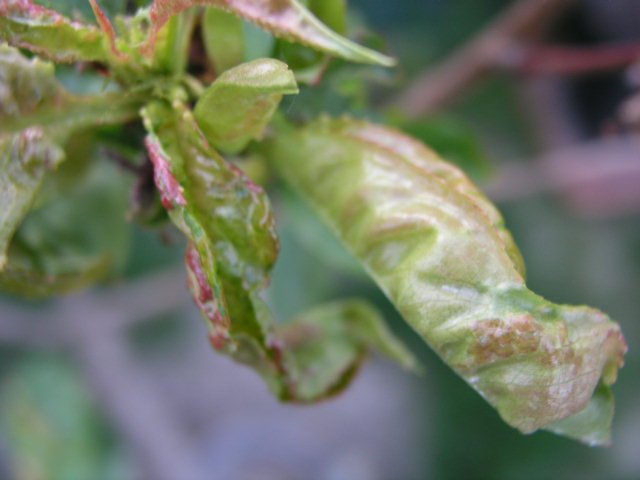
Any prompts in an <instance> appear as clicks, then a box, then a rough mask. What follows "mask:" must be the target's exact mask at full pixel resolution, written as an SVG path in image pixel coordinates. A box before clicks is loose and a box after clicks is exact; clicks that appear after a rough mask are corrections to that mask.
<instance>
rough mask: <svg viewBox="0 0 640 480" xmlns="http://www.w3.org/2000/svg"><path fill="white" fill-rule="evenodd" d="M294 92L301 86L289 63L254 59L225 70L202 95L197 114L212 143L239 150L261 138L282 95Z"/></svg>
mask: <svg viewBox="0 0 640 480" xmlns="http://www.w3.org/2000/svg"><path fill="white" fill-rule="evenodd" d="M295 93H298V87H297V85H296V81H295V78H294V76H293V73H292V72H291V71H290V70H289V68H288V67H287V65H286V64H284V63H282V62H279V61H278V60H273V59H267V58H265V59H261V60H255V61H253V62H248V63H244V64H242V65H239V66H237V67H235V68H232V69H231V70H227V71H226V72H224V73H223V74H222V75H221V76H220V77H219V78H218V79H217V80H216V81H215V82H213V83H212V84H211V86H210V87H209V88H208V89H207V90H206V91H205V92H204V94H203V95H202V97H200V100H198V103H197V105H196V108H195V111H194V114H195V117H196V119H197V121H198V124H199V125H200V128H201V129H202V131H203V132H204V134H205V135H206V136H207V140H209V142H211V144H212V145H214V146H215V147H216V148H218V149H220V150H222V151H223V152H229V153H237V152H239V151H241V150H243V149H244V148H245V147H246V146H247V144H248V143H249V142H250V141H251V140H254V139H259V138H261V136H262V134H263V132H264V129H265V127H266V126H267V123H269V120H270V119H271V117H272V116H273V113H274V112H275V111H276V109H277V108H278V105H279V104H280V101H281V100H282V96H283V95H290V94H295Z"/></svg>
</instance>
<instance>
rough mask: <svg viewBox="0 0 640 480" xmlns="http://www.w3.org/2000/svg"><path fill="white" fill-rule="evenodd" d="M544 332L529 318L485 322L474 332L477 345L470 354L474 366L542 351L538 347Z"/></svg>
mask: <svg viewBox="0 0 640 480" xmlns="http://www.w3.org/2000/svg"><path fill="white" fill-rule="evenodd" d="M543 330H544V329H543V328H542V326H540V325H539V324H538V323H536V321H535V320H534V319H533V318H532V317H531V316H530V315H522V316H519V317H516V318H511V319H510V320H509V321H508V322H507V321H504V320H501V319H499V318H493V319H489V320H484V321H481V322H478V323H477V324H476V326H475V328H474V333H475V336H476V342H475V343H474V345H473V348H472V351H471V354H472V355H473V356H474V358H475V362H476V365H481V364H486V363H491V362H494V361H497V360H501V359H505V358H509V357H512V356H513V355H527V354H531V353H534V352H536V351H538V350H539V349H541V348H543V349H544V348H545V346H544V345H542V344H541V340H542V336H543V334H544V331H543Z"/></svg>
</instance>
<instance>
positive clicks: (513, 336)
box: [267, 119, 627, 444]
mask: <svg viewBox="0 0 640 480" xmlns="http://www.w3.org/2000/svg"><path fill="white" fill-rule="evenodd" d="M267 150H268V153H269V155H270V156H271V157H272V158H273V159H274V161H275V163H276V165H277V166H278V168H279V170H280V172H281V173H282V175H283V176H284V177H285V179H287V180H288V181H289V182H290V184H291V185H292V186H293V187H294V188H295V189H297V190H298V191H299V192H300V194H301V195H303V196H304V197H305V198H306V199H308V200H309V202H310V203H311V204H312V205H313V206H314V208H315V209H316V210H317V211H318V212H319V213H320V214H321V216H322V217H323V218H324V219H325V220H326V222H327V223H328V224H329V225H330V226H331V227H332V229H333V230H334V231H335V232H336V234H337V235H338V236H339V237H340V238H341V239H342V240H343V242H344V243H345V244H346V245H347V246H348V247H349V248H350V250H351V251H352V253H353V254H354V255H355V256H356V257H357V258H358V259H359V260H360V261H361V262H362V263H363V264H364V265H365V267H366V268H367V270H368V271H369V272H370V274H371V275H372V276H373V278H374V279H375V280H376V281H377V283H378V284H379V285H380V287H381V288H382V289H383V291H384V292H385V293H386V295H387V296H388V297H389V298H390V299H391V300H392V301H393V302H394V304H395V305H396V307H397V308H398V310H399V311H400V313H401V314H402V315H403V317H404V318H405V319H406V321H407V322H408V323H409V324H410V325H411V326H412V327H413V328H414V329H415V330H416V331H417V332H418V333H419V334H420V335H421V336H422V338H423V339H424V340H425V341H426V342H427V343H428V344H429V345H430V346H431V347H432V348H433V349H434V350H435V351H436V352H437V353H438V354H439V355H440V356H441V357H442V358H443V359H444V360H445V361H446V362H447V363H448V364H449V365H450V366H451V367H452V368H453V369H454V370H455V371H456V372H457V373H458V374H459V375H461V376H462V377H463V378H464V379H465V380H466V381H467V382H468V383H469V384H470V385H471V386H472V387H473V388H475V389H476V390H477V391H478V392H479V393H480V394H481V395H482V396H483V397H484V398H485V399H486V400H487V401H488V402H489V403H491V404H492V405H493V406H494V407H495V408H496V409H497V410H498V412H499V413H500V415H501V416H502V418H503V419H504V420H505V421H506V422H507V423H509V424H510V425H512V426H514V427H516V428H518V429H520V430H521V431H522V432H525V433H529V432H533V431H535V430H537V429H539V428H548V429H550V430H552V431H556V432H560V433H563V434H566V435H569V436H573V437H574V438H579V439H580V440H582V441H585V442H588V443H592V444H597V443H603V442H606V439H607V438H608V430H609V426H610V422H611V413H612V408H611V405H612V403H611V402H612V399H611V397H608V396H606V395H605V396H604V397H603V396H602V395H597V396H596V397H593V399H592V396H593V394H594V391H595V390H596V389H597V388H598V389H599V390H598V392H601V391H603V390H604V391H607V390H608V389H609V385H611V384H612V383H613V382H614V381H615V379H616V373H617V370H618V368H619V367H620V366H622V364H623V355H624V353H625V352H626V349H627V347H626V343H625V341H624V338H623V336H622V333H621V331H620V328H619V326H618V325H617V324H616V323H614V322H612V321H611V320H609V318H608V317H607V316H606V315H605V314H603V313H602V312H599V311H598V310H595V309H592V308H588V307H573V306H564V305H555V304H553V303H551V302H548V301H546V300H544V299H543V298H541V297H539V296H537V295H535V294H534V293H532V292H531V291H529V290H528V289H527V288H526V286H525V283H524V278H523V267H522V264H521V259H520V256H519V254H518V252H517V249H516V247H515V245H514V243H513V241H512V239H511V237H510V236H509V234H508V232H507V231H506V230H505V229H504V227H503V222H502V218H501V217H500V214H499V213H498V211H497V210H496V209H495V207H493V205H491V203H490V202H489V201H488V200H487V199H486V198H485V197H484V196H483V195H482V194H481V193H480V192H479V191H478V190H477V188H476V187H475V186H474V185H473V184H472V183H471V182H470V181H469V180H468V179H467V178H466V177H465V176H464V174H462V173H461V172H460V171H459V170H458V169H457V168H455V167H453V166H451V165H449V164H447V163H445V162H444V161H443V160H441V159H440V158H439V157H438V156H437V155H435V154H434V153H433V152H432V151H430V150H429V149H427V148H426V147H425V146H423V145H422V144H420V143H419V142H417V141H415V140H413V139H411V138H409V137H406V136H404V135H402V134H400V133H398V132H395V131H392V130H390V129H386V128H384V127H379V126H375V125H372V124H369V123H366V122H361V121H354V120H349V119H341V120H328V119H325V120H322V121H319V122H316V123H314V124H311V125H309V126H308V127H306V128H303V129H301V130H298V131H294V130H287V131H286V132H285V131H283V132H280V134H279V135H278V136H276V137H275V138H274V140H273V141H271V142H270V143H269V145H268V149H267ZM585 409H586V410H585ZM585 411H588V412H590V413H589V414H588V415H585V414H583V413H581V412H585ZM596 417H597V418H598V420H597V421H592V419H593V418H596ZM567 419H571V420H567ZM561 421H562V422H563V423H560V424H558V423H557V422H561Z"/></svg>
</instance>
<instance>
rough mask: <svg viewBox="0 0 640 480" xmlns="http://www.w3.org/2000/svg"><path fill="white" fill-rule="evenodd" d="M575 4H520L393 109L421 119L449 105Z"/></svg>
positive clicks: (549, 0) (546, 0)
mask: <svg viewBox="0 0 640 480" xmlns="http://www.w3.org/2000/svg"><path fill="white" fill-rule="evenodd" d="M574 2H575V0H519V1H517V2H516V3H514V4H513V6H511V7H510V8H509V9H508V10H507V11H506V12H505V13H503V14H502V15H501V16H500V17H499V18H498V19H496V20H495V21H494V22H493V23H492V24H490V25H489V26H488V27H487V28H486V29H485V30H483V31H482V32H481V33H480V34H479V35H478V36H477V37H475V39H473V40H471V41H470V42H469V43H468V44H467V45H465V46H463V47H462V48H461V49H460V50H458V52H457V53H454V54H453V55H451V56H450V57H448V58H447V59H446V60H444V61H443V62H442V63H440V64H439V65H436V66H434V67H430V68H429V69H428V70H427V71H426V72H425V73H423V74H421V75H420V76H419V77H418V78H417V79H416V80H415V82H414V83H413V84H412V85H411V86H410V87H409V88H408V89H407V90H406V91H405V92H404V93H402V94H401V95H400V96H399V97H398V98H396V99H395V100H394V101H393V102H392V104H391V106H394V107H396V108H399V109H401V110H402V111H403V112H405V113H407V114H408V115H409V116H410V117H413V118H415V117H418V116H420V115H422V114H425V113H428V112H431V111H433V110H436V109H438V108H439V107H441V106H443V105H445V104H447V103H449V102H450V101H451V100H453V99H454V98H455V97H457V96H458V95H459V94H460V93H461V92H463V91H464V90H466V89H467V88H468V87H469V86H470V85H471V84H473V83H474V82H475V81H476V80H477V79H479V78H480V77H482V76H484V75H485V74H486V73H487V72H488V71H489V70H490V69H491V68H493V67H494V66H495V65H496V62H498V63H503V62H504V58H505V56H506V54H509V53H511V52H512V51H513V44H514V43H521V39H522V38H523V37H527V36H532V35H537V34H538V33H539V32H540V31H541V30H542V29H544V27H546V26H547V25H548V23H549V22H551V21H552V20H553V19H554V18H555V17H557V16H558V15H560V14H561V13H562V12H563V11H565V10H566V9H567V8H568V7H569V6H571V5H572V4H573V3H574Z"/></svg>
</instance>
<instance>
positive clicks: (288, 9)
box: [149, 0, 395, 66]
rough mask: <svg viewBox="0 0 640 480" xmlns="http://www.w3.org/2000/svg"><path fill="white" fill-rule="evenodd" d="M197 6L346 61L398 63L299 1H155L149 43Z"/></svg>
mask: <svg viewBox="0 0 640 480" xmlns="http://www.w3.org/2000/svg"><path fill="white" fill-rule="evenodd" d="M197 5H200V6H208V7H217V8H221V9H223V10H226V11H229V12H231V13H234V14H236V15H238V16H240V17H242V18H244V19H246V20H249V21H251V22H254V23H256V24H258V25H259V26H260V27H262V28H264V29H265V30H268V31H270V32H271V33H273V34H274V35H275V36H277V37H280V38H284V39H286V40H290V41H292V42H297V43H301V44H304V45H307V46H309V47H312V48H315V49H317V50H320V51H323V52H326V53H328V54H331V55H334V56H337V57H341V58H344V59H346V60H351V61H354V62H362V63H374V64H380V65H386V66H392V65H394V64H395V61H394V60H393V59H392V58H390V57H387V56H385V55H382V54H380V53H377V52H375V51H373V50H369V49H368V48H365V47H362V46H360V45H358V44H356V43H354V42H352V41H350V40H348V39H346V38H344V37H342V36H340V35H338V34H337V33H335V32H334V31H333V30H331V29H330V28H328V27H327V26H326V25H324V24H323V23H322V22H321V21H320V20H318V18H316V17H315V16H314V15H313V14H312V13H311V12H310V11H309V10H308V9H307V8H306V7H304V6H303V5H302V4H301V3H300V2H298V1H296V0H260V1H254V0H177V1H176V0H155V1H154V2H153V4H152V6H151V18H152V20H153V27H152V28H153V30H152V35H151V37H150V39H149V45H153V43H154V42H155V35H156V33H157V32H158V31H159V30H160V28H162V26H163V25H164V24H165V23H166V22H167V21H168V20H169V19H170V18H171V17H172V16H173V15H175V14H177V13H179V12H181V11H182V10H184V9H186V8H189V7H192V6H197Z"/></svg>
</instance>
